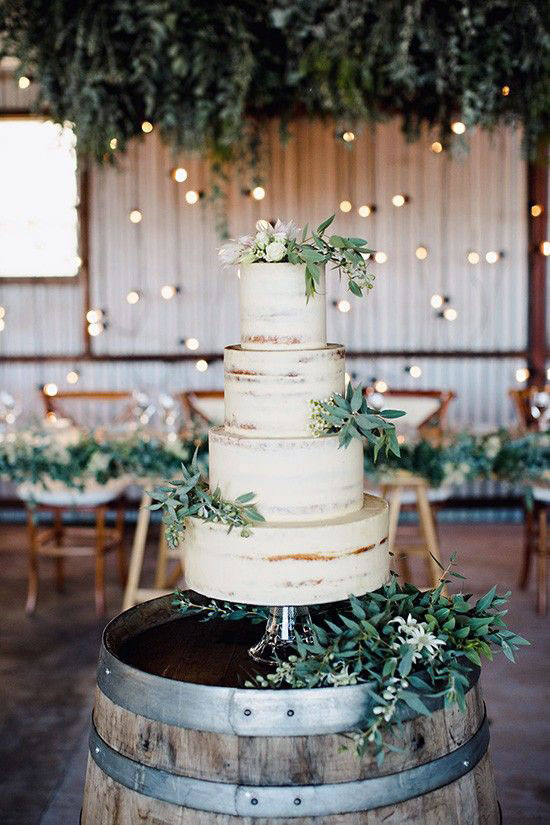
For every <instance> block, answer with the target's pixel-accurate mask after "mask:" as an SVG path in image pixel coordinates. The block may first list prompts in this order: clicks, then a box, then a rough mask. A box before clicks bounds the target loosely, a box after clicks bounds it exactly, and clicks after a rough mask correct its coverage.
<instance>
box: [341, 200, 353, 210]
mask: <svg viewBox="0 0 550 825" xmlns="http://www.w3.org/2000/svg"><path fill="white" fill-rule="evenodd" d="M340 211H341V212H351V202H350V201H340Z"/></svg>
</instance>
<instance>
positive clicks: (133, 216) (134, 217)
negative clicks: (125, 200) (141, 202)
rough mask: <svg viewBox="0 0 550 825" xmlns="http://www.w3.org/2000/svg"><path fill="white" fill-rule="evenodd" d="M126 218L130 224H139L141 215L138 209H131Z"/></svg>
mask: <svg viewBox="0 0 550 825" xmlns="http://www.w3.org/2000/svg"><path fill="white" fill-rule="evenodd" d="M128 217H129V218H130V220H131V222H132V223H140V222H141V219H142V218H143V215H142V213H141V212H140V210H139V209H132V211H131V212H130V214H129V215H128Z"/></svg>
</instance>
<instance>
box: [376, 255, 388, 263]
mask: <svg viewBox="0 0 550 825" xmlns="http://www.w3.org/2000/svg"><path fill="white" fill-rule="evenodd" d="M374 260H375V261H376V263H377V264H385V263H386V261H387V260H388V256H387V255H386V253H385V252H375V254H374Z"/></svg>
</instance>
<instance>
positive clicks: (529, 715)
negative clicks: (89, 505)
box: [0, 524, 550, 825]
mask: <svg viewBox="0 0 550 825" xmlns="http://www.w3.org/2000/svg"><path fill="white" fill-rule="evenodd" d="M441 539H442V544H443V554H444V557H445V558H446V559H447V558H448V557H449V555H450V554H451V553H452V552H453V551H457V552H458V554H459V559H460V569H461V571H462V572H463V573H464V574H465V575H467V576H468V579H469V580H470V581H471V582H472V585H471V587H472V589H473V590H474V591H475V592H476V593H477V592H481V591H484V590H486V589H488V588H489V587H490V586H491V585H492V584H493V583H495V582H498V583H499V584H500V585H501V586H502V588H503V589H505V590H506V589H513V590H514V594H513V597H512V602H511V609H510V614H509V620H510V624H511V626H512V627H513V629H514V630H516V631H517V632H519V633H521V634H522V635H524V636H526V637H527V638H528V639H530V640H531V642H532V647H530V648H527V649H526V650H525V651H524V652H523V655H522V656H521V658H520V661H519V663H518V664H517V665H512V664H510V663H509V662H508V660H506V659H505V658H504V657H503V656H500V655H499V656H498V657H497V659H496V660H495V662H493V663H492V664H488V665H486V671H485V674H484V677H483V680H482V681H483V688H484V692H485V700H486V702H487V707H488V714H489V717H490V720H491V741H492V745H491V747H492V754H493V762H494V766H495V772H496V778H497V785H498V792H499V798H500V802H501V805H502V808H503V814H504V818H503V822H504V825H534V823H550V759H549V754H550V712H549V708H550V667H549V663H550V634H549V629H550V616H549V617H546V618H542V617H539V616H537V615H536V614H535V612H534V592H533V586H532V585H531V587H530V589H529V591H527V592H525V593H521V592H519V591H517V590H516V586H515V581H516V572H517V568H518V554H519V548H520V546H521V527H519V526H517V525H508V524H497V525H488V524H471V525H464V524H461V525H450V524H443V525H442V526H441ZM0 564H1V570H2V576H1V579H0V606H1V618H0V766H1V770H0V823H1V825H77V823H78V817H79V811H80V803H81V796H82V784H83V776H84V764H85V759H86V737H87V730H88V725H89V719H90V710H91V702H92V695H93V687H94V680H95V666H96V658H97V652H98V645H99V640H100V633H101V628H102V626H103V624H104V621H105V620H101V621H98V620H97V619H96V617H95V614H94V608H93V595H92V580H91V576H92V568H91V564H90V562H89V560H80V561H73V562H72V563H71V565H70V566H69V568H68V577H67V579H68V581H67V592H66V593H65V594H58V593H57V592H55V590H54V588H53V586H52V578H53V577H52V571H50V570H48V567H47V563H44V575H43V577H42V582H43V586H42V591H41V593H40V595H39V602H38V611H37V613H36V615H35V616H34V617H33V618H27V617H26V616H25V615H24V613H23V604H24V596H25V535H24V531H23V529H22V528H20V527H17V526H14V527H7V526H5V525H4V526H0ZM149 566H151V560H149ZM108 575H109V579H110V582H112V584H110V585H109V588H108V593H107V599H108V606H109V613H110V615H113V614H115V613H116V612H117V611H118V609H119V606H120V602H121V594H120V591H119V589H118V587H117V586H116V584H114V582H116V571H115V565H114V558H113V559H111V560H110V561H109V568H108ZM473 582H475V586H474V584H473ZM465 584H466V585H467V584H468V582H466V583H465ZM466 589H468V588H467V587H466ZM441 825H445V823H441ZM465 825H469V823H465Z"/></svg>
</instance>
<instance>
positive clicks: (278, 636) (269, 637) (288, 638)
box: [248, 607, 315, 665]
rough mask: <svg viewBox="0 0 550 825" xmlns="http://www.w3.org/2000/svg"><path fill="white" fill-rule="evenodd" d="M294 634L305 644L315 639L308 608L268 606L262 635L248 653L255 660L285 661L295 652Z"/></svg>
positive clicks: (269, 662)
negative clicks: (267, 615)
mask: <svg viewBox="0 0 550 825" xmlns="http://www.w3.org/2000/svg"><path fill="white" fill-rule="evenodd" d="M296 636H299V637H300V639H301V640H302V641H303V642H305V643H306V644H312V643H313V642H314V640H315V634H314V632H313V625H312V622H311V616H310V613H309V608H307V607H270V609H269V618H268V620H267V624H266V628H265V632H264V635H263V636H262V638H261V639H260V641H259V642H258V643H257V644H255V645H254V647H251V648H250V650H249V651H248V653H249V654H250V656H251V657H252V658H253V659H254V660H255V661H256V662H264V663H266V664H268V665H269V664H273V660H274V659H279V660H280V661H287V660H288V657H289V656H290V655H292V654H293V653H295V652H296V650H295V647H294V644H295V641H296Z"/></svg>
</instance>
